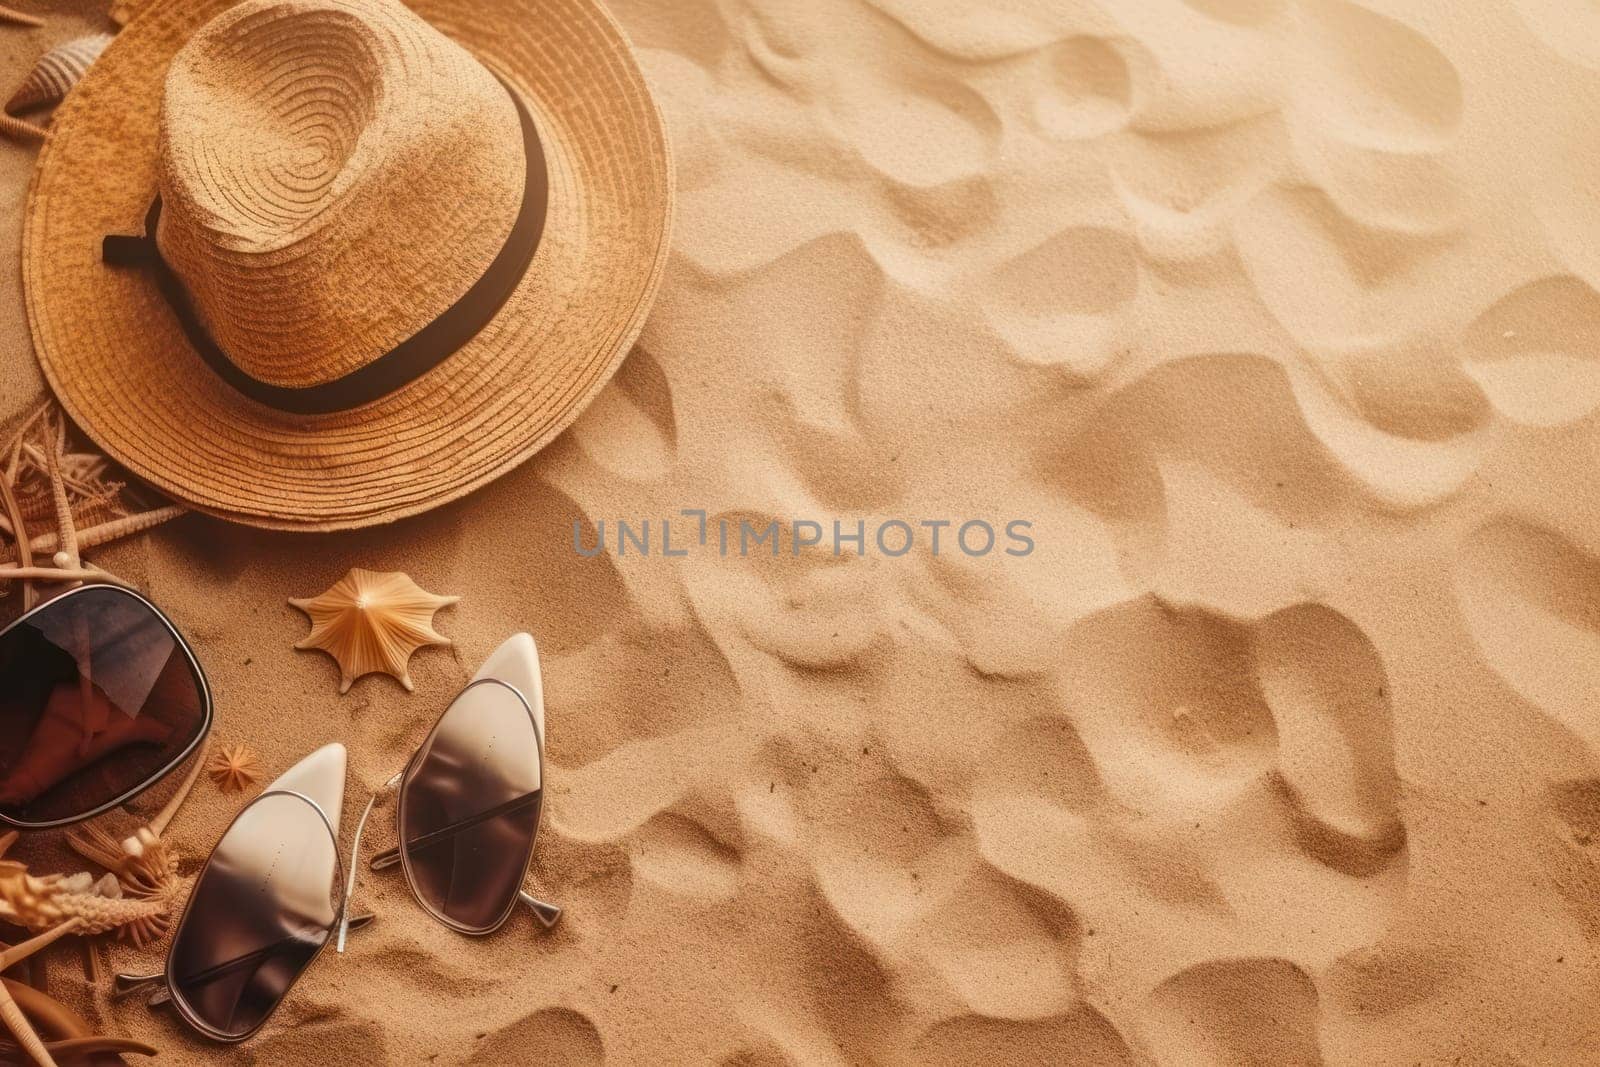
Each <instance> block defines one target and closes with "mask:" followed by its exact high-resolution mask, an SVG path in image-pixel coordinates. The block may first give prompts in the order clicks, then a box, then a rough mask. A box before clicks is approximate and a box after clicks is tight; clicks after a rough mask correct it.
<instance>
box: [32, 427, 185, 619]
mask: <svg viewBox="0 0 1600 1067" xmlns="http://www.w3.org/2000/svg"><path fill="white" fill-rule="evenodd" d="M0 460H3V463H4V467H3V470H0V505H3V506H0V533H3V534H5V535H7V537H8V538H9V539H10V541H12V542H14V543H15V548H14V549H10V546H9V545H6V544H5V543H3V542H0V583H3V582H5V581H21V582H22V583H23V606H24V607H25V608H27V607H32V606H33V604H34V603H35V602H36V599H37V597H36V595H35V590H34V588H33V583H34V582H40V581H43V582H83V581H99V582H111V583H113V584H116V585H126V584H127V583H126V582H123V581H122V580H121V579H119V578H116V577H115V576H114V575H111V574H108V573H106V572H105V571H103V570H100V569H99V568H95V567H91V566H89V565H86V564H84V563H83V560H82V558H81V553H82V551H83V550H84V549H85V548H92V547H95V546H97V545H102V544H106V543H109V542H111V541H114V540H117V539H118V538H121V537H127V536H129V535H131V534H136V533H140V532H142V531H144V530H148V529H151V528H152V527H154V526H157V525H159V524H160V523H163V522H166V521H167V520H169V519H172V518H175V517H177V516H178V515H181V514H183V512H184V509H183V508H182V507H179V506H177V505H174V504H169V503H166V502H164V501H162V502H159V503H157V502H152V501H148V500H145V499H142V498H143V497H144V496H145V495H146V494H144V493H142V492H140V491H137V490H134V491H128V487H127V483H126V482H125V481H122V480H120V479H116V478H113V477H112V476H111V473H112V471H113V470H114V468H113V467H112V466H111V464H110V461H108V460H107V459H106V458H105V457H103V456H99V455H95V454H94V453H92V452H85V451H77V450H75V449H74V447H73V441H72V436H71V433H70V425H69V423H68V421H67V417H66V413H65V412H63V411H62V410H61V409H60V408H59V407H58V406H56V405H55V403H54V402H52V401H47V402H46V403H44V404H43V405H41V406H40V407H38V408H36V409H35V410H34V411H33V412H32V413H30V414H29V415H28V417H27V418H25V419H24V420H23V421H22V422H21V424H20V425H19V426H18V427H17V429H16V431H15V432H14V433H13V435H12V437H11V440H10V441H9V442H7V444H6V445H5V446H4V450H3V452H0ZM152 503H154V506H151V505H152ZM47 516H49V517H51V518H53V519H54V522H53V523H51V525H53V526H54V527H55V529H54V530H52V531H51V532H49V533H38V534H34V533H32V531H31V530H30V529H29V526H30V524H33V525H35V526H36V525H37V524H39V523H43V522H45V521H46V517H47ZM7 549H10V553H11V555H12V556H13V557H14V559H15V563H16V565H15V566H10V565H9V564H8V562H7V561H6V559H5V553H6V551H7ZM40 556H44V557H46V558H48V559H50V560H51V562H52V563H53V564H54V566H53V567H51V568H44V567H38V568H35V560H36V558H37V557H40ZM30 568H33V569H30ZM3 591H4V589H3V586H0V593H3Z"/></svg>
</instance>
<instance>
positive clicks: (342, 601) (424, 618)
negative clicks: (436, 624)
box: [289, 567, 461, 694]
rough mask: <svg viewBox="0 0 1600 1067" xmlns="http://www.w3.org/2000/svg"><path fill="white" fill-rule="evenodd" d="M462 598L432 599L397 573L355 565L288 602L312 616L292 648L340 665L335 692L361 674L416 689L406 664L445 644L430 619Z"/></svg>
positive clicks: (447, 640) (407, 690)
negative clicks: (318, 590)
mask: <svg viewBox="0 0 1600 1067" xmlns="http://www.w3.org/2000/svg"><path fill="white" fill-rule="evenodd" d="M460 599H461V598H460V597H453V596H435V595H434V594H432V593H430V592H428V591H427V590H425V589H423V588H422V587H421V586H419V585H417V583H416V582H413V581H412V580H411V578H410V577H409V576H408V575H405V574H401V573H400V572H399V571H388V572H379V571H368V570H362V569H361V568H360V567H353V568H351V570H350V573H349V574H346V575H345V576H344V577H343V578H340V579H339V580H338V581H337V582H335V583H334V584H333V586H332V588H330V589H329V590H328V591H327V592H326V593H323V594H322V595H321V596H317V597H311V598H309V599H303V600H290V601H289V603H290V604H292V605H294V606H295V607H297V608H299V609H300V610H301V611H303V612H305V613H306V614H307V615H309V616H310V617H311V632H310V633H309V634H307V635H306V636H305V638H304V639H302V640H301V641H300V642H299V643H298V644H296V645H295V646H294V647H295V648H301V649H306V648H314V649H319V650H321V651H323V652H326V653H327V654H328V655H330V656H332V657H333V658H334V660H335V662H337V663H338V664H339V692H340V693H341V694H343V693H348V692H349V691H350V686H351V685H352V684H353V683H354V682H355V680H356V679H357V678H360V677H361V676H362V675H364V674H373V673H376V672H382V673H384V674H390V675H393V676H394V677H395V678H397V679H399V681H400V684H401V685H403V686H405V688H406V692H408V693H409V692H411V691H412V690H413V689H414V688H415V687H414V686H413V685H412V683H411V672H410V670H409V668H408V666H407V664H408V663H409V662H410V660H411V654H412V653H413V652H415V651H416V650H417V649H419V648H421V647H422V646H423V645H448V644H449V643H450V639H449V638H448V637H445V636H444V635H443V634H440V633H438V632H437V631H435V630H434V628H433V616H434V613H435V612H437V611H438V610H439V609H440V608H445V607H449V606H450V605H451V604H454V603H455V602H456V601H457V600H460Z"/></svg>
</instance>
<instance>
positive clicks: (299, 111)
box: [23, 0, 672, 529]
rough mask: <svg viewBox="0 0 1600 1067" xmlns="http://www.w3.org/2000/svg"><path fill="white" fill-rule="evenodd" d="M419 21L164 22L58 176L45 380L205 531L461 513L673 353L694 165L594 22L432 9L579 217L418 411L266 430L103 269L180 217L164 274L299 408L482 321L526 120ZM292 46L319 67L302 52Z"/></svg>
mask: <svg viewBox="0 0 1600 1067" xmlns="http://www.w3.org/2000/svg"><path fill="white" fill-rule="evenodd" d="M392 3H394V0H269V2H262V0H251V2H249V3H247V4H245V5H241V6H240V7H239V8H238V9H237V10H234V11H232V12H229V14H228V15H227V16H226V17H225V18H224V19H222V20H220V22H219V23H218V24H217V25H213V26H209V27H207V28H206V29H205V30H204V31H203V32H200V31H201V27H204V26H206V24H207V23H208V22H210V21H211V20H212V19H213V17H215V16H217V15H218V14H219V13H222V12H224V11H227V10H228V9H229V8H230V7H231V6H232V5H231V4H230V3H229V2H228V0H183V2H179V0H166V2H163V0H157V2H156V3H153V4H152V5H151V6H150V7H149V8H148V9H147V10H145V11H143V12H141V14H140V17H139V18H138V19H136V20H134V21H133V23H131V24H130V25H129V26H128V28H127V29H125V30H124V31H123V32H122V34H121V35H119V36H118V38H117V39H116V40H115V41H114V42H113V43H112V45H111V46H110V47H109V48H107V50H106V52H105V53H104V55H103V56H102V57H101V58H100V60H99V61H98V62H97V63H96V64H95V65H94V67H93V68H91V70H90V72H89V73H88V75H87V76H86V77H85V78H84V80H83V81H82V82H81V83H79V85H78V86H77V88H76V89H75V90H74V91H73V93H72V94H71V95H70V96H69V97H68V99H67V100H66V102H65V103H64V104H63V105H62V107H61V108H60V109H59V110H58V111H57V113H56V116H55V119H54V123H53V136H52V137H51V140H50V142H49V143H48V144H47V145H46V146H45V148H44V149H43V151H42V152H41V155H40V159H39V163H38V167H37V170H36V172H35V175H34V182H33V187H32V190H31V192H30V198H29V205H28V215H27V219H26V223H25V226H24V233H23V278H24V284H25V286H26V291H27V292H26V296H27V305H28V312H29V317H30V322H31V325H32V330H33V335H34V343H35V348H36V350H37V352H38V355H39V360H40V363H41V365H42V366H43V368H44V372H45V374H46V376H47V378H48V379H49V381H50V384H51V386H52V388H53V389H54V390H55V392H56V394H57V396H59V397H60V399H61V401H62V403H63V405H64V406H65V407H66V408H67V410H68V411H69V413H70V414H71V415H72V417H73V418H74V420H75V421H77V422H78V424H79V425H81V426H82V427H83V428H84V430H85V432H87V433H88V434H89V435H90V436H91V437H92V438H94V440H95V441H96V442H97V443H98V444H100V446H101V447H102V448H104V449H105V450H106V451H107V452H108V453H109V454H110V455H112V456H113V457H115V458H116V459H117V460H119V461H120V462H122V463H123V464H124V465H126V466H127V467H128V468H129V469H130V470H132V471H133V472H134V473H136V474H138V475H140V476H141V477H143V478H146V479H148V480H149V481H150V482H152V483H153V484H155V485H157V486H158V487H160V488H162V489H163V490H165V491H167V492H169V493H170V494H172V495H173V496H175V497H177V498H178V499H180V500H182V501H184V502H185V503H188V504H190V505H191V506H193V507H195V508H197V509H199V510H201V511H205V512H208V513H211V514H214V515H218V516H221V517H223V518H228V519H232V520H235V521H240V522H245V523H249V524H252V525H259V526H267V527H275V528H287V529H339V528H348V527H356V526H365V525H371V524H374V523H380V522H388V521H392V520H394V519H398V518H401V517H403V516H406V515H410V514H415V513H417V512H420V511H424V510H426V509H428V508H431V507H435V506H437V505H439V504H441V503H444V502H446V501H448V500H452V499H455V498H457V497H460V496H462V495H464V494H466V493H468V492H470V491H471V490H473V489H474V488H477V487H479V486H481V485H483V484H484V483H486V482H488V481H490V480H492V479H493V478H495V477H497V476H498V475H500V474H503V473H505V472H506V471H507V470H509V469H511V468H512V467H513V466H515V465H516V464H517V463H519V462H521V461H523V460H525V459H527V458H528V457H529V456H531V455H533V454H534V453H535V452H537V451H538V450H539V449H540V448H541V447H543V446H544V445H545V444H546V443H548V442H549V441H550V440H551V439H553V438H554V437H555V436H556V434H558V433H559V432H560V431H561V430H562V429H564V428H565V427H566V426H567V425H568V424H569V423H570V422H571V421H572V420H573V419H574V418H575V417H576V416H577V415H578V413H579V412H580V411H581V410H582V408H583V407H584V405H585V404H586V403H587V402H588V401H589V400H590V399H592V397H593V396H594V395H595V394H596V393H597V392H598V391H599V389H600V388H601V387H602V386H603V385H604V383H605V382H606V380H607V379H608V378H609V377H610V375H611V373H612V372H613V371H614V370H615V369H616V367H617V365H618V364H619V363H620V362H621V360H622V358H623V357H624V356H625V355H626V354H627V351H628V349H629V347H630V346H631V345H632V343H633V341H634V339H635V338H636V337H637V335H638V332H639V330H640V328H641V327H642V326H643V322H644V317H645V314H646V312H647V310H648V308H649V305H650V302H651V300H652V298H653V296H654V292H655V289H656V286H657V283H658V281H659V279H660V276H661V273H662V270H663V267H664V264H665V259H666V254H667V245H668V237H669V231H670V223H671V212H672V178H671V161H670V158H669V153H668V149H667V144H666V140H665V134H664V132H663V126H662V122H661V119H660V116H659V114H658V112H657V110H656V108H655V105H654V103H653V101H652V100H651V98H650V95H649V92H648V89H647V87H646V85H645V83H644V80H643V77H642V75H641V74H640V72H639V69H638V67H637V66H636V64H635V63H634V60H633V57H632V55H631V53H630V51H629V49H628V46H627V43H626V41H625V40H624V39H623V37H622V34H621V31H620V30H619V29H618V28H617V26H616V24H615V23H614V22H613V21H612V20H611V18H610V16H609V15H607V14H606V13H605V12H604V11H603V10H602V9H601V8H600V7H599V6H598V5H597V4H595V3H593V2H589V0H532V2H529V3H526V4H517V5H509V4H507V5H501V4H481V3H475V2H473V0H416V2H415V3H411V4H409V5H407V6H408V7H410V8H411V10H413V11H415V12H416V13H417V15H419V16H421V18H422V19H423V20H425V21H426V23H427V24H428V25H430V26H432V27H434V28H436V29H437V30H439V31H441V32H442V33H443V34H444V35H445V36H446V37H448V38H449V39H450V40H452V41H454V42H458V43H459V44H460V45H462V46H464V47H465V49H467V50H468V51H469V52H470V53H471V55H472V56H475V57H476V59H477V60H478V61H479V62H480V63H481V64H483V66H484V67H486V68H487V69H488V70H490V71H493V73H494V74H496V75H499V77H500V78H501V79H503V80H504V81H505V82H506V83H507V84H509V85H510V86H512V87H513V88H514V89H515V90H516V91H517V92H518V93H519V95H521V96H522V98H523V100H524V101H525V103H526V104H527V106H528V108H529V110H530V112H531V113H532V114H533V116H534V119H535V121H536V122H537V124H538V127H539V130H540V134H541V137H542V139H543V141H544V147H545V152H546V156H547V161H548V167H549V178H550V212H549V216H548V218H547V221H546V225H545V232H544V237H543V240H542V242H541V244H540V246H539V251H538V253H537V255H536V256H535V258H534V261H533V264H532V265H531V267H530V268H529V270H528V273H527V276H526V277H525V278H524V279H523V281H522V283H521V285H520V286H519V287H518V289H517V291H516V292H515V294H514V295H513V296H512V297H511V299H510V300H509V301H508V303H507V304H506V306H505V307H504V308H503V309H502V310H501V312H500V313H499V315H498V316H497V317H496V318H495V320H494V321H493V322H492V323H491V324H490V325H489V326H488V327H486V328H485V329H484V330H483V331H482V332H481V333H480V334H479V335H478V336H477V337H476V338H475V339H474V340H473V341H472V342H470V343H469V344H468V345H467V346H466V347H465V348H463V349H461V350H460V351H459V352H457V353H455V354H454V355H452V356H451V357H450V358H448V359H447V360H446V361H445V362H444V363H443V364H441V365H440V366H439V367H437V368H435V369H434V370H432V371H431V372H429V373H428V374H426V375H424V376H423V377H421V378H420V379H418V380H417V381H415V382H413V383H411V384H410V385H408V386H406V387H405V388H403V389H401V390H400V391H399V392H397V393H394V394H392V395H390V396H388V397H385V398H383V399H381V400H378V401H375V402H373V403H371V404H368V405H366V406H364V407H361V408H358V409H355V410H353V411H347V412H340V413H337V414H333V415H319V416H296V415H288V414H285V413H282V412H279V411H275V410H272V409H270V408H267V407H264V406H262V405H260V404H257V403H255V402H253V401H251V400H248V399H246V398H244V397H242V396H240V395H239V394H238V393H236V392H235V391H234V390H233V389H231V388H230V387H229V386H228V385H227V384H225V383H223V382H222V381H220V380H219V379H217V378H216V377H215V376H214V375H213V373H212V372H211V371H210V369H209V368H208V367H207V366H206V365H205V363H204V362H203V361H202V360H201V359H200V357H199V356H198V355H197V354H196V353H195V352H194V351H193V350H192V349H191V347H190V346H189V343H188V341H187V340H186V338H185V337H184V334H183V331H182V328H181V327H180V325H179V323H178V322H177V320H176V318H175V316H174V315H173V313H172V311H171V309H170V308H169V307H168V306H167V305H166V303H165V302H164V300H163V299H162V297H161V295H160V293H159V291H158V288H157V286H156V284H155V282H154V280H153V279H152V278H151V277H149V275H148V274H147V273H146V272H142V271H138V270H129V269H125V268H110V267H107V266H106V265H105V264H103V263H102V262H101V261H100V254H99V250H100V240H101V237H102V236H103V235H105V234H111V233H138V232H139V231H140V230H141V228H142V225H143V219H144V215H145V212H146V210H147V209H148V207H149V205H150V201H151V199H152V197H153V196H154V195H155V194H156V192H157V190H158V189H160V190H162V191H163V193H164V205H163V216H162V225H161V230H160V243H161V246H162V250H163V254H164V255H165V256H166V257H167V258H168V260H169V262H172V263H173V265H174V268H175V269H177V270H178V271H179V272H180V274H182V275H183V276H184V278H185V281H186V283H190V284H191V291H192V293H193V295H194V298H195V302H196V304H197V306H198V310H199V313H200V316H201V318H202V319H203V320H204V321H205V322H206V324H207V326H208V328H209V329H210V330H211V331H212V333H213V336H215V337H217V338H218V340H219V342H220V343H221V344H222V345H223V347H224V348H225V349H226V350H227V351H228V352H229V354H230V356H232V357H233V358H234V360H235V362H237V363H239V364H240V365H241V366H243V367H245V369H247V370H248V371H250V372H251V373H252V374H254V375H255V376H257V377H259V378H263V379H265V380H268V381H273V382H277V383H280V384H289V385H303V384H313V383H316V382H319V381H325V380H327V379H329V378H332V377H338V376H339V375H342V374H344V373H347V372H348V371H349V370H351V369H354V368H355V367H357V366H360V365H361V364H362V363H364V362H365V361H367V360H369V359H371V358H373V357H374V356H376V355H377V354H379V353H381V352H382V351H384V350H386V349H387V348H388V347H390V346H392V345H393V344H395V343H396V342H397V341H399V340H401V339H403V338H404V337H405V336H408V335H409V334H410V333H411V332H414V331H415V329H416V328H417V327H419V326H420V325H421V324H423V323H424V322H426V321H427V320H428V319H430V318H431V317H432V316H434V315H436V314H437V313H438V312H439V311H440V310H442V309H443V308H444V307H446V306H448V305H449V304H450V303H451V302H453V301H454V300H455V299H456V298H457V297H458V296H459V295H460V294H461V293H462V292H464V291H465V290H466V288H467V287H468V286H469V285H470V284H471V283H472V281H473V280H475V278H476V277H477V276H478V275H479V274H481V272H482V270H483V269H484V266H485V265H486V264H487V262H488V260H489V259H490V258H492V255H493V252H494V250H495V248H496V247H498V245H499V243H500V242H501V241H502V240H503V239H504V237H505V234H506V232H507V231H508V230H509V228H510V225H511V222H512V219H513V217H514V215H515V211H516V204H517V197H518V193H519V191H520V186H521V182H522V179H523V173H524V171H523V165H522V157H521V144H520V140H519V138H518V136H517V133H516V122H515V118H514V109H512V108H511V107H510V102H509V100H507V99H506V98H505V96H504V92H503V90H501V89H500V88H499V86H498V85H496V84H495V82H494V80H493V78H492V77H489V76H488V74H487V73H486V72H485V71H484V70H483V69H481V68H479V67H478V66H477V64H475V63H473V62H472V61H471V60H470V59H469V58H468V57H467V55H466V54H465V53H463V52H460V51H459V50H457V49H455V48H453V47H451V46H449V45H448V42H442V41H440V40H435V39H433V35H432V33H431V31H428V30H427V29H426V27H416V26H411V25H408V24H409V23H410V22H411V20H410V19H409V18H408V17H407V16H405V15H404V12H403V11H399V10H397V9H391V8H390V5H391V4H392ZM386 9H387V10H386ZM308 16H310V17H308ZM219 27H226V30H225V32H223V30H221V29H219ZM197 32H198V33H200V39H199V40H198V41H196V42H195V47H192V48H183V46H184V45H185V42H188V41H190V40H191V39H192V38H195V37H196V34H197ZM286 32H288V33H293V34H299V35H301V36H302V37H303V39H304V42H305V43H304V45H303V46H296V47H293V48H284V47H282V38H283V37H284V36H285V33H286ZM441 46H442V47H441ZM180 48H182V49H183V51H182V54H181V55H179V50H180ZM175 56H177V57H178V59H177V61H176V63H175V62H174V57H175ZM169 69H170V70H171V73H172V76H171V77H170V78H169V77H168V73H169ZM164 96H165V98H166V100H167V112H166V118H165V120H164V121H163V120H162V100H163V97H164ZM168 197H170V198H171V199H172V200H173V201H174V202H173V204H172V205H170V206H169V205H167V204H166V202H165V201H166V199H167V198H168Z"/></svg>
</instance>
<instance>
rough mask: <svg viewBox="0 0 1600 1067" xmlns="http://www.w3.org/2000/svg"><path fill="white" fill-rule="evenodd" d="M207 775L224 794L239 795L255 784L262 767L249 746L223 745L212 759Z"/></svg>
mask: <svg viewBox="0 0 1600 1067" xmlns="http://www.w3.org/2000/svg"><path fill="white" fill-rule="evenodd" d="M206 773H208V774H210V775H211V780H212V781H214V782H216V783H217V788H218V789H220V790H222V791H223V792H224V793H238V792H241V791H243V790H244V789H247V788H249V787H250V786H252V785H254V784H255V782H256V779H257V778H259V777H260V775H261V765H260V763H258V762H257V760H256V754H255V753H254V752H252V751H251V750H250V747H249V746H248V745H221V746H219V747H218V748H217V751H216V754H215V755H213V756H212V757H211V763H210V764H209V765H208V767H207V768H206Z"/></svg>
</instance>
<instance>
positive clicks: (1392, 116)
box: [1298, 0, 1461, 153]
mask: <svg viewBox="0 0 1600 1067" xmlns="http://www.w3.org/2000/svg"><path fill="white" fill-rule="evenodd" d="M1300 13H1301V30H1302V38H1301V41H1302V57H1303V60H1304V63H1303V65H1302V66H1301V67H1300V68H1299V70H1300V73H1301V83H1300V86H1299V93H1298V96H1299V106H1300V107H1302V108H1304V109H1306V110H1308V111H1310V112H1312V113H1315V114H1316V115H1318V116H1319V117H1320V118H1321V119H1322V121H1323V122H1325V123H1326V124H1327V125H1328V126H1329V127H1330V129H1331V130H1332V131H1334V133H1335V134H1336V135H1337V136H1339V137H1341V138H1342V139H1344V140H1347V141H1349V142H1350V143H1352V144H1356V145H1362V146H1365V147H1369V148H1376V149H1382V150H1384V151H1389V152H1398V153H1417V152H1426V151H1432V150H1436V149H1439V148H1441V147H1443V146H1445V145H1446V144H1447V143H1448V142H1449V141H1450V139H1451V138H1452V137H1453V136H1454V135H1455V131H1456V127H1457V125H1458V124H1459V123H1460V121H1461V78H1460V75H1459V74H1458V73H1457V72H1456V68H1455V65H1454V64H1452V63H1451V62H1450V60H1449V59H1447V58H1446V57H1445V56H1444V54H1443V53H1442V52H1440V51H1439V50H1438V49H1437V48H1435V47H1434V46H1433V45H1432V44H1431V43H1430V42H1429V41H1428V39H1427V38H1425V37H1423V36H1422V34H1420V33H1418V32H1417V31H1416V30H1413V29H1412V28H1410V27H1409V26H1406V25H1405V24H1404V23H1401V22H1398V21H1396V20H1394V19H1391V18H1389V17H1387V16H1385V15H1380V14H1378V13H1377V12H1376V11H1373V10H1371V9H1370V8H1366V7H1363V6H1361V5H1360V4H1355V3H1348V2H1347V0H1309V2H1307V3H1303V4H1301V5H1300Z"/></svg>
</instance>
